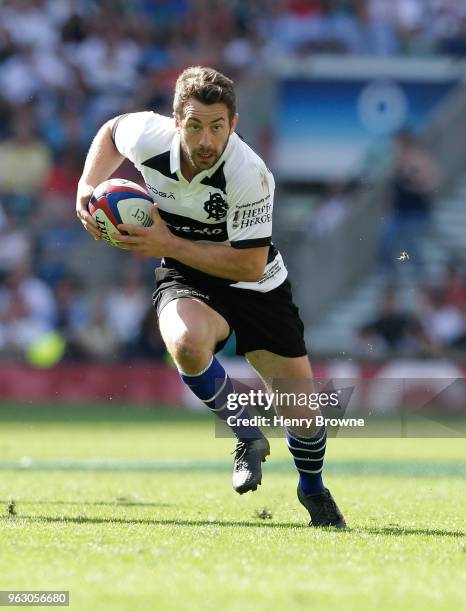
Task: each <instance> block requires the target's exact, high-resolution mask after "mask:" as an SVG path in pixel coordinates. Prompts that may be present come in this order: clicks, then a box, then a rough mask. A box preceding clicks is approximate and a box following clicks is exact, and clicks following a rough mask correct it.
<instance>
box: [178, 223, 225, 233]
mask: <svg viewBox="0 0 466 612" xmlns="http://www.w3.org/2000/svg"><path fill="white" fill-rule="evenodd" d="M167 225H168V226H169V227H170V228H171V229H173V230H174V231H175V232H184V233H185V234H200V235H202V236H220V234H224V233H225V230H224V229H223V227H212V228H211V227H206V226H204V227H193V226H192V225H172V224H171V223H167Z"/></svg>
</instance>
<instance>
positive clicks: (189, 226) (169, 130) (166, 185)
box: [113, 112, 287, 292]
mask: <svg viewBox="0 0 466 612" xmlns="http://www.w3.org/2000/svg"><path fill="white" fill-rule="evenodd" d="M113 140H114V143H115V145H116V147H117V149H118V150H119V151H120V153H121V154H122V155H124V156H125V157H127V158H128V159H129V160H131V161H132V162H133V164H134V165H135V167H136V168H137V169H138V170H139V171H140V172H141V174H142V176H143V177H144V181H145V184H146V187H147V190H148V191H149V193H150V194H151V195H152V196H153V198H154V201H155V202H157V204H158V208H159V212H160V216H161V217H162V219H163V220H164V221H165V222H166V223H167V225H168V226H169V228H170V230H171V231H172V232H173V233H174V234H175V235H176V236H180V237H181V238H186V239H188V240H195V241H197V242H203V243H211V244H224V245H230V246H232V247H233V248H236V249H246V248H251V247H261V246H269V256H268V260H267V265H266V267H265V270H264V273H263V275H262V277H261V278H260V280H258V281H255V282H237V281H234V280H232V281H228V280H225V279H220V278H218V277H214V276H210V275H207V274H204V273H202V272H199V271H196V270H195V269H194V268H191V267H189V266H186V265H183V264H181V263H180V262H178V261H176V260H173V259H167V258H166V259H164V260H163V262H162V265H164V266H167V267H170V268H175V269H177V270H179V271H180V273H181V274H183V275H186V276H188V277H189V278H197V279H199V280H201V281H203V282H204V283H206V284H221V285H224V284H227V285H230V286H232V287H237V288H238V289H252V290H255V291H261V292H267V291H271V290H272V289H275V287H278V286H279V285H281V283H282V282H283V281H284V280H285V278H286V276H287V270H286V268H285V265H284V263H283V260H282V257H281V255H280V253H279V252H278V251H277V249H276V248H275V247H274V245H273V244H272V209H273V195H274V188H275V182H274V179H273V175H272V174H271V172H270V171H269V170H268V168H267V166H266V165H265V164H264V162H263V161H262V159H261V158H260V157H259V156H258V155H257V154H256V153H254V151H253V150H252V149H251V148H250V147H249V146H248V145H247V144H246V143H245V142H244V141H243V140H242V139H241V138H240V137H239V136H238V135H237V134H235V133H233V134H232V135H231V136H230V138H229V140H228V144H227V146H226V148H225V150H224V152H223V154H222V156H221V157H220V159H219V160H218V161H217V163H216V164H215V165H214V166H212V168H209V169H208V170H204V171H203V172H201V173H199V174H197V175H196V176H195V177H194V178H193V179H192V180H191V181H190V182H189V181H187V180H186V179H185V178H184V176H183V175H182V173H181V169H180V135H179V133H178V130H177V129H176V126H175V120H174V119H173V118H171V117H165V116H163V115H158V114H156V113H153V112H141V113H129V114H127V115H122V116H121V117H119V118H118V119H117V120H116V121H115V122H114V126H113Z"/></svg>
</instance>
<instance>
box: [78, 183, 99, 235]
mask: <svg viewBox="0 0 466 612" xmlns="http://www.w3.org/2000/svg"><path fill="white" fill-rule="evenodd" d="M93 191H94V187H91V185H87V184H85V183H84V184H82V183H80V184H79V185H78V193H77V195H76V215H77V216H78V219H79V220H80V221H81V223H82V224H83V225H84V229H85V230H86V231H88V232H89V234H90V235H91V236H92V237H93V238H94V239H95V240H101V238H102V236H101V234H100V230H99V228H98V225H97V222H96V221H95V219H94V218H93V217H92V215H90V214H89V211H88V209H87V205H88V203H89V200H90V199H91V195H92V192H93Z"/></svg>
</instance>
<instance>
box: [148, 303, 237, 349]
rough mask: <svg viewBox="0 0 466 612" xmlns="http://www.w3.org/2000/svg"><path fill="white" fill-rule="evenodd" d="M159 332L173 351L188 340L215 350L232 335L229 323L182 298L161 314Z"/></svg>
mask: <svg viewBox="0 0 466 612" xmlns="http://www.w3.org/2000/svg"><path fill="white" fill-rule="evenodd" d="M159 328H160V333H161V335H162V338H163V340H164V342H165V344H166V346H167V348H168V350H169V351H170V349H171V347H172V346H173V345H174V344H175V343H176V342H178V341H179V340H180V338H183V337H186V336H189V337H190V338H192V339H193V340H194V341H197V342H200V343H203V344H204V345H205V346H206V347H208V348H209V349H211V350H214V348H215V346H216V345H217V344H218V343H219V342H222V341H223V340H225V339H226V338H228V336H229V334H230V326H229V325H228V323H227V321H226V320H225V319H224V318H223V317H222V316H221V315H220V314H219V313H218V312H216V311H215V310H214V309H213V308H210V306H208V305H207V304H205V303H204V302H202V301H201V300H198V299H196V298H178V299H174V300H172V301H171V302H168V304H166V305H165V306H164V307H163V309H162V311H161V312H160V314H159Z"/></svg>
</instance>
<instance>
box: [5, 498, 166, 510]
mask: <svg viewBox="0 0 466 612" xmlns="http://www.w3.org/2000/svg"><path fill="white" fill-rule="evenodd" d="M9 501H10V500H7V499H0V504H8V502H9ZM15 501H16V503H17V504H20V505H21V506H23V505H33V506H35V505H36V504H37V505H43V506H55V505H60V506H139V507H145V506H147V507H154V508H156V507H159V508H162V507H165V508H168V507H169V506H173V505H174V504H164V503H161V502H137V501H131V500H130V499H128V500H124V499H121V500H118V499H116V500H115V501H93V502H88V501H79V502H78V501H60V500H58V501H27V500H23V499H17V500H15Z"/></svg>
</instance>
